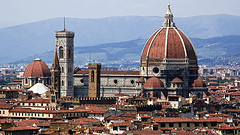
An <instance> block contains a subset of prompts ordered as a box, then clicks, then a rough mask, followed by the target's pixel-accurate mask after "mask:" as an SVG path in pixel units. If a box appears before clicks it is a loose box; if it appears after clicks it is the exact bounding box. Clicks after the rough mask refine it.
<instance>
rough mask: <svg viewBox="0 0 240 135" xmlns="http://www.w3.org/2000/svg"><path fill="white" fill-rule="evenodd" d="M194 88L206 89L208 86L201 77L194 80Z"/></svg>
mask: <svg viewBox="0 0 240 135" xmlns="http://www.w3.org/2000/svg"><path fill="white" fill-rule="evenodd" d="M192 86H193V87H206V84H205V82H204V81H203V80H202V79H201V78H200V77H198V78H197V79H195V80H194V82H193V84H192Z"/></svg>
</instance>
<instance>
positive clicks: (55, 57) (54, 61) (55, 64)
mask: <svg viewBox="0 0 240 135" xmlns="http://www.w3.org/2000/svg"><path fill="white" fill-rule="evenodd" d="M52 70H60V66H59V61H58V56H57V50H55V55H54V59H53V64H52Z"/></svg>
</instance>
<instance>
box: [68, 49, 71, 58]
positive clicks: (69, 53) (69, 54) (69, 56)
mask: <svg viewBox="0 0 240 135" xmlns="http://www.w3.org/2000/svg"><path fill="white" fill-rule="evenodd" d="M68 58H71V50H70V49H69V50H68Z"/></svg>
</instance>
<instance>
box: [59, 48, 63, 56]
mask: <svg viewBox="0 0 240 135" xmlns="http://www.w3.org/2000/svg"><path fill="white" fill-rule="evenodd" d="M59 58H63V47H62V46H61V47H59Z"/></svg>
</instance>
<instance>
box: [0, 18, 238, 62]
mask: <svg viewBox="0 0 240 135" xmlns="http://www.w3.org/2000/svg"><path fill="white" fill-rule="evenodd" d="M163 20H164V18H163V17H158V16H123V17H110V18H101V19H81V18H67V19H66V21H67V22H66V24H67V27H66V28H67V30H70V31H73V32H75V34H76V35H75V47H78V46H92V45H96V44H104V43H113V42H122V41H130V40H133V39H138V38H141V39H147V38H149V37H150V36H151V34H152V33H153V32H154V31H156V30H157V29H158V28H160V27H161V25H162V23H163ZM174 21H175V23H176V25H177V27H178V28H180V29H181V30H182V31H183V32H185V33H186V34H187V35H188V36H189V37H192V38H211V37H218V36H228V35H240V27H237V26H238V25H239V24H240V17H239V16H232V15H209V16H195V17H188V18H174ZM62 28H63V18H53V19H49V20H44V21H39V22H33V23H28V24H23V25H17V26H13V27H7V28H3V29H0V35H1V36H0V47H1V49H0V64H2V63H9V62H13V61H17V60H19V59H23V58H26V57H28V56H33V55H36V54H41V53H44V52H47V51H52V50H54V48H55V37H54V32H55V31H57V30H62ZM102 57H104V56H102Z"/></svg>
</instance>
